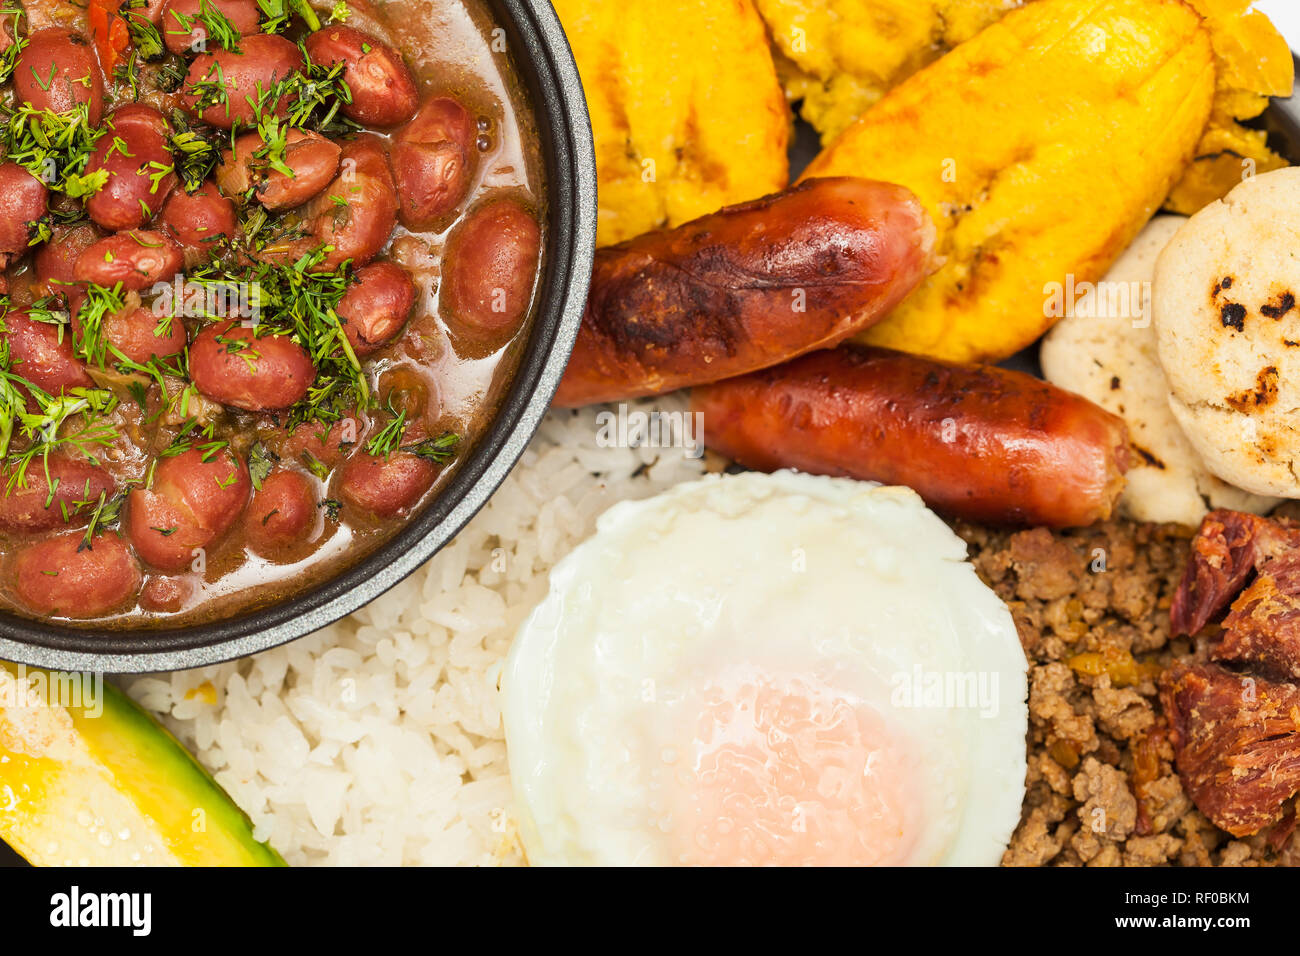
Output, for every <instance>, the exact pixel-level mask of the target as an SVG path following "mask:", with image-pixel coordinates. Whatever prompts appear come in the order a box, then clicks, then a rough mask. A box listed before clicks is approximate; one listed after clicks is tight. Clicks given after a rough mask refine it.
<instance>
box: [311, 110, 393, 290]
mask: <svg viewBox="0 0 1300 956" xmlns="http://www.w3.org/2000/svg"><path fill="white" fill-rule="evenodd" d="M339 169H340V172H339V175H338V177H337V178H335V180H334V181H333V182H332V183H330V185H329V188H327V189H326V190H325V192H324V193H322V194H321V195H319V196H317V197H316V198H315V199H313V200H312V201H311V203H310V204H309V205H308V206H307V217H308V219H309V220H310V221H311V230H312V232H313V234H314V235H313V238H312V239H307V240H299V245H300V247H302V248H303V249H304V250H305V249H310V248H314V247H317V246H321V245H328V246H331V247H333V248H332V250H331V251H329V252H327V253H326V255H325V259H324V260H323V261H322V262H321V263H320V264H319V265H318V266H316V269H317V271H323V272H327V271H332V270H334V269H337V268H338V267H339V266H340V265H341V264H342V263H343V262H344V261H345V260H348V259H351V260H352V264H353V266H355V267H358V268H359V267H361V266H363V265H365V264H366V263H367V262H369V261H370V260H371V259H373V258H374V257H375V256H376V255H378V254H379V251H380V250H381V249H383V248H384V246H385V245H386V244H387V243H388V239H389V237H390V236H391V235H392V232H393V227H394V226H395V225H396V224H397V190H396V188H395V187H394V185H393V176H392V173H390V172H389V170H388V158H387V157H386V156H385V155H384V150H383V147H382V146H381V145H380V143H379V140H378V139H377V138H376V137H374V136H361V137H358V138H357V139H355V140H353V141H352V142H350V143H348V144H347V145H346V146H345V147H344V148H343V156H342V159H341V161H340V163H339Z"/></svg>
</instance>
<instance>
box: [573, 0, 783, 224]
mask: <svg viewBox="0 0 1300 956" xmlns="http://www.w3.org/2000/svg"><path fill="white" fill-rule="evenodd" d="M555 9H556V10H557V11H558V13H559V15H560V20H561V21H562V22H563V24H564V28H565V31H566V32H567V33H568V36H569V42H570V44H571V45H572V46H573V52H574V56H575V57H576V58H577V61H578V70H579V72H580V73H581V74H582V82H583V86H584V87H585V89H586V93H587V104H588V107H589V108H590V110H591V120H592V127H593V129H594V132H595V139H596V171H597V177H598V180H599V190H600V222H599V230H598V234H597V239H598V242H599V243H600V244H601V245H610V244H612V243H616V242H622V241H623V240H625V239H629V238H631V237H633V236H637V235H640V234H641V233H644V232H648V231H650V230H652V229H659V228H664V227H668V226H676V225H679V224H680V223H683V222H688V221H689V220H692V219H695V218H697V217H699V216H701V215H704V214H706V213H711V212H715V211H716V210H718V209H720V208H722V207H723V206H726V205H730V204H733V203H736V202H741V201H744V200H748V199H756V198H758V197H759V196H764V195H767V194H769V193H773V192H777V191H779V190H781V189H783V188H785V186H786V185H787V184H788V180H789V166H788V162H787V159H786V148H787V146H788V144H789V140H790V126H791V120H790V111H789V108H788V107H787V106H786V102H785V97H784V95H783V94H782V91H781V85H780V83H779V82H778V81H777V77H776V67H775V66H774V65H773V63H772V54H771V49H770V47H769V45H768V41H767V34H766V31H765V30H764V27H763V21H762V20H761V19H760V18H759V16H758V12H757V11H756V10H755V9H754V6H753V3H752V2H751V0H620V2H617V3H615V2H608V0H607V2H601V3H592V2H590V0H556V2H555Z"/></svg>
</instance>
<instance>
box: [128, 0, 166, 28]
mask: <svg viewBox="0 0 1300 956" xmlns="http://www.w3.org/2000/svg"><path fill="white" fill-rule="evenodd" d="M166 5H167V0H144V3H143V4H142V5H141V6H138V7H126V8H124V9H122V10H121V11H120V12H121V14H122V16H124V17H138V18H140V19H141V20H147V21H148V22H149V23H152V24H153V25H154V26H158V25H159V24H160V23H162V13H163V7H165V6H166Z"/></svg>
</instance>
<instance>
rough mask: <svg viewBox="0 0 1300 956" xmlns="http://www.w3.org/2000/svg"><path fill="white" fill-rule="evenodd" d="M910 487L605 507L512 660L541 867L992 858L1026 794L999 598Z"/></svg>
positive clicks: (519, 762)
mask: <svg viewBox="0 0 1300 956" xmlns="http://www.w3.org/2000/svg"><path fill="white" fill-rule="evenodd" d="M965 558H966V549H965V545H964V543H963V542H962V541H961V539H959V538H958V537H957V536H956V535H955V534H953V532H952V531H951V530H950V529H949V528H948V527H947V526H946V525H944V524H943V522H942V521H940V520H939V518H938V517H936V516H935V515H934V514H933V513H932V512H930V511H929V510H928V509H927V508H926V507H925V505H924V504H923V503H922V502H921V499H920V498H919V497H918V496H917V495H916V493H915V492H913V491H911V490H909V489H906V488H887V487H880V486H876V485H871V484H866V483H862V482H856V481H850V480H847V479H837V478H823V477H814V476H809V475H801V474H796V473H793V472H780V473H777V474H775V475H762V474H754V473H750V474H739V475H731V476H722V477H720V476H711V477H709V478H705V479H703V480H701V481H696V482H691V483H688V484H684V485H680V486H678V487H677V488H674V489H673V490H671V491H669V492H667V493H665V494H662V495H659V496H658V497H655V498H651V499H647V500H644V501H637V502H624V503H621V504H619V505H616V506H615V507H613V508H611V509H610V510H609V511H608V512H606V513H605V514H604V515H603V516H602V517H601V519H600V521H599V523H598V530H597V533H596V534H595V535H594V536H593V537H591V538H590V539H588V540H587V541H586V542H584V543H583V544H581V545H580V546H578V548H576V549H575V550H574V551H573V552H572V553H571V554H570V555H569V556H568V557H567V558H565V559H564V560H563V561H561V562H560V563H559V564H558V565H556V567H555V568H554V569H553V571H552V573H551V578H550V590H549V593H548V595H547V596H546V598H545V599H544V600H543V601H542V602H541V604H540V605H539V606H538V607H537V608H536V609H535V610H534V612H533V613H532V615H531V616H530V617H529V618H528V619H527V620H526V621H525V622H524V624H523V625H522V627H521V628H520V630H519V633H518V634H517V635H516V637H515V640H514V643H513V645H512V647H511V650H510V653H509V656H508V658H507V660H506V663H505V667H504V670H503V672H502V677H501V698H502V712H503V716H504V719H505V729H506V741H507V749H508V755H509V762H510V772H511V776H512V780H513V787H514V793H515V799H516V804H517V806H516V814H517V818H518V824H519V831H520V836H521V840H522V842H523V845H524V849H525V851H526V853H527V856H528V859H529V861H530V862H531V863H533V864H536V865H548V864H550V865H574V864H591V865H758V864H775V865H808V864H813V865H938V864H946V865H994V864H996V863H998V862H999V860H1000V859H1001V856H1002V853H1003V850H1004V849H1005V848H1006V845H1007V841H1008V840H1009V839H1010V836H1011V833H1012V831H1013V829H1014V828H1015V826H1016V824H1017V822H1018V821H1019V818H1020V807H1021V802H1022V800H1023V798H1024V793H1025V785H1024V778H1025V730H1026V724H1027V719H1028V715H1027V710H1026V705H1025V697H1026V677H1025V674H1026V662H1025V656H1024V652H1023V651H1022V649H1021V646H1020V642H1019V640H1018V638H1017V635H1016V629H1015V625H1014V624H1013V623H1012V620H1011V615H1010V613H1009V612H1008V610H1007V608H1006V606H1005V605H1004V604H1003V603H1002V602H1001V601H1000V600H999V599H998V597H997V596H996V595H995V594H994V593H993V592H992V591H991V590H989V589H988V588H987V587H986V586H985V585H984V584H982V583H981V582H980V580H979V579H978V578H977V576H976V574H975V571H974V568H973V567H972V566H971V565H970V564H969V563H968V562H967V561H966V559H965Z"/></svg>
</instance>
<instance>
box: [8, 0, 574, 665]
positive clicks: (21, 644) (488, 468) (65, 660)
mask: <svg viewBox="0 0 1300 956" xmlns="http://www.w3.org/2000/svg"><path fill="white" fill-rule="evenodd" d="M489 5H490V7H491V8H492V10H493V12H494V14H495V15H496V19H497V22H498V23H499V24H500V25H501V26H502V27H503V28H504V29H505V30H506V34H507V40H508V43H509V48H510V50H511V51H512V53H513V59H514V64H515V68H516V71H517V72H518V74H519V77H520V79H521V80H522V81H523V84H524V87H525V89H526V91H527V93H528V95H529V98H530V100H531V103H532V107H533V111H534V113H535V115H536V118H537V126H538V132H539V134H540V137H541V148H542V156H543V160H544V162H545V173H546V181H547V204H548V211H549V221H548V223H547V236H548V246H547V262H546V265H545V268H544V273H543V276H542V282H541V287H540V295H539V298H538V306H537V312H536V315H535V317H534V321H533V327H532V331H531V333H530V336H529V340H528V342H527V343H526V345H525V347H524V351H523V354H522V357H521V359H520V363H519V368H518V370H517V371H516V373H515V377H514V380H513V381H512V382H511V384H510V388H509V391H508V393H507V395H506V397H505V400H504V402H503V404H502V406H501V409H500V411H499V412H498V413H497V416H496V419H495V420H494V421H493V423H492V426H491V428H490V429H489V430H488V432H487V434H485V435H483V436H482V437H481V438H480V439H479V441H478V443H477V444H476V445H475V446H474V448H473V449H472V450H471V451H470V453H469V454H468V455H467V456H466V458H465V459H464V460H463V461H462V462H461V463H460V465H459V467H458V468H457V471H456V473H455V474H454V475H453V476H452V479H451V481H450V482H449V483H448V484H447V486H446V487H445V488H443V489H442V490H441V492H440V494H439V495H438V497H437V498H436V499H435V500H434V501H433V502H431V503H430V504H429V505H428V506H427V507H426V508H425V510H424V511H423V512H422V513H421V514H419V515H418V516H417V517H416V518H415V519H414V520H412V521H411V522H410V523H409V524H408V525H407V526H406V527H405V528H403V529H402V530H401V532H400V533H398V534H397V535H396V536H395V537H394V538H392V539H391V540H390V541H388V542H386V543H385V544H384V545H383V546H382V547H381V548H379V549H378V550H377V551H375V552H374V553H373V554H371V555H370V556H369V557H367V558H366V559H365V560H364V561H362V562H360V563H359V564H357V565H355V566H354V567H351V568H349V569H348V570H346V571H344V572H342V573H341V574H339V575H337V576H335V577H334V578H332V579H330V580H328V581H326V582H325V583H324V584H321V585H320V586H318V587H315V588H313V589H311V590H310V591H308V592H306V593H304V594H301V595H299V596H298V597H296V598H293V599H291V600H287V601H284V602H282V603H279V604H276V605H273V606H271V607H268V608H264V609H262V610H258V611H252V612H249V613H245V614H242V615H239V616H237V617H232V618H229V619H227V620H223V621H219V622H217V623H213V624H205V625H201V626H194V627H183V628H171V629H161V630H136V631H115V630H93V629H76V628H66V627H57V626H54V625H50V624H44V623H41V622H37V621H31V620H27V619H25V618H20V617H18V616H16V615H12V614H3V613H0V658H3V659H5V660H10V661H16V662H19V663H24V664H29V665H35V666H39V667H48V668H53V669H57V670H94V671H103V672H105V673H110V674H125V673H140V672H142V671H165V670H181V669H184V668H187V667H198V666H200V665H203V664H213V663H217V662H218V661H225V660H230V659H231V658H235V657H242V656H243V655H245V654H252V653H254V652H256V651H262V650H266V649H267V648H268V647H275V646H276V645H278V644H283V643H285V642H286V641H291V640H293V639H294V638H298V637H302V636H303V635H305V634H309V633H311V632H312V631H315V630H319V629H320V628H322V627H325V626H326V625H327V624H330V623H333V622H334V621H337V620H338V619H339V618H341V617H343V616H345V615H347V614H350V613H351V612H353V611H355V610H356V609H357V608H359V607H361V606H362V605H363V604H365V603H367V602H369V601H372V600H374V599H375V598H377V597H378V596H379V595H381V594H383V593H384V592H385V591H387V590H388V589H389V588H391V587H392V586H393V585H395V584H396V583H397V582H398V581H400V580H402V578H404V577H406V576H407V575H408V574H410V573H411V572H412V571H414V570H415V569H416V568H418V567H419V566H420V565H421V564H423V563H424V562H425V561H426V560H428V558H429V557H430V556H431V555H432V554H433V553H434V552H435V551H437V550H438V549H439V548H441V547H442V546H443V545H444V544H446V543H447V542H448V541H449V540H451V538H452V537H453V536H454V535H455V534H456V532H457V531H459V530H460V529H461V527H463V526H464V524H465V522H467V521H469V519H470V518H471V517H473V515H474V513H475V512H477V511H478V510H479V508H481V507H482V506H483V504H484V503H485V502H486V501H487V500H488V498H489V497H490V496H491V494H492V492H493V491H495V490H496V488H497V486H498V485H500V484H501V482H502V481H503V480H504V479H505V477H506V475H507V474H508V473H509V471H510V469H511V467H512V466H513V465H514V463H515V462H516V461H517V460H518V458H519V456H520V455H521V454H522V453H523V450H524V448H525V447H526V446H527V444H528V441H529V439H531V438H532V436H533V433H534V432H535V431H536V430H537V426H538V424H539V423H540V422H541V419H542V416H543V415H544V414H545V413H546V409H547V407H548V406H549V405H550V402H551V396H552V395H553V394H554V393H555V388H556V386H557V385H558V384H559V381H560V375H561V374H562V373H563V371H564V366H565V363H566V362H567V361H568V358H569V352H570V351H571V350H572V348H573V341H574V339H575V337H576V336H577V334H578V324H579V322H580V320H581V317H582V307H583V303H584V302H585V301H586V297H587V284H588V282H589V281H590V278H591V262H592V255H593V252H594V249H595V244H596V160H595V153H594V151H593V149H592V141H591V123H590V120H589V118H588V116H587V107H586V102H585V100H584V98H583V94H582V83H581V81H580V80H579V78H578V70H577V67H576V65H575V64H574V62H573V55H572V53H571V52H570V50H569V44H568V41H567V40H566V39H565V37H564V31H563V30H562V29H561V27H560V22H559V20H558V19H557V18H556V16H555V11H554V10H553V9H552V8H551V5H550V3H549V2H548V0H489Z"/></svg>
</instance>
